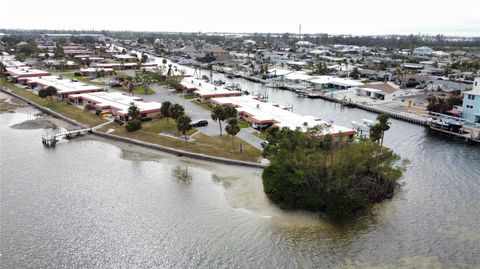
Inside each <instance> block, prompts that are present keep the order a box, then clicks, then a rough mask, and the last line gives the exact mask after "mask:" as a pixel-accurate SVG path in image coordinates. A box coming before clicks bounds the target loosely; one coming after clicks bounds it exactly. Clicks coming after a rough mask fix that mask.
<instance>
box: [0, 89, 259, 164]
mask: <svg viewBox="0 0 480 269" xmlns="http://www.w3.org/2000/svg"><path fill="white" fill-rule="evenodd" d="M0 91H1V92H3V93H5V94H8V95H10V96H13V97H15V98H18V99H20V100H23V101H25V102H26V103H27V104H28V105H30V106H32V107H34V108H36V109H38V110H40V111H42V112H44V113H46V114H49V115H51V116H53V117H55V118H58V119H60V120H63V121H65V122H67V123H69V124H71V125H73V126H77V127H81V128H87V127H89V126H86V125H84V124H82V123H79V122H77V121H75V120H73V119H70V118H68V117H66V116H64V115H62V114H60V113H57V112H55V111H52V110H51V109H49V108H46V107H44V106H41V105H39V104H37V103H35V102H33V101H31V100H29V99H27V98H25V97H23V96H20V95H18V94H16V93H14V92H11V91H9V90H6V89H4V88H0ZM92 128H93V127H92ZM92 134H93V135H95V136H98V137H102V138H105V139H110V140H114V141H120V142H124V143H129V144H133V145H137V146H142V147H146V148H150V149H153V150H158V151H162V152H165V153H169V154H172V155H176V156H178V157H187V158H191V159H197V160H202V161H209V162H215V163H220V164H226V165H237V166H244V167H252V168H260V169H263V168H265V167H267V165H265V164H261V163H254V162H248V161H240V160H235V159H228V158H223V157H216V156H211V155H205V154H200V153H194V152H189V151H183V150H179V149H175V148H171V147H166V146H162V145H159V144H153V143H149V142H145V141H141V140H136V139H132V138H129V137H123V136H118V135H112V134H107V133H104V132H100V131H97V130H94V129H92Z"/></svg>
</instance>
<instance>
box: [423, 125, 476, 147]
mask: <svg viewBox="0 0 480 269" xmlns="http://www.w3.org/2000/svg"><path fill="white" fill-rule="evenodd" d="M428 129H429V130H430V131H433V132H436V133H438V134H442V135H445V136H448V137H450V138H454V139H459V140H462V141H463V142H465V143H468V144H477V145H480V130H478V129H474V128H469V127H463V128H462V129H461V131H460V132H452V131H450V130H447V129H443V128H439V127H435V126H431V125H429V126H428Z"/></svg>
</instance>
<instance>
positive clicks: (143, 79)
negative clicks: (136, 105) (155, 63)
mask: <svg viewBox="0 0 480 269" xmlns="http://www.w3.org/2000/svg"><path fill="white" fill-rule="evenodd" d="M134 80H135V81H136V82H137V83H140V85H141V86H142V88H143V93H144V94H148V89H149V88H150V85H152V84H153V83H154V82H155V79H154V78H153V76H152V74H151V73H150V72H146V71H143V72H137V73H136V74H135V79H134Z"/></svg>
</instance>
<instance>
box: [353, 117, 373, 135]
mask: <svg viewBox="0 0 480 269" xmlns="http://www.w3.org/2000/svg"><path fill="white" fill-rule="evenodd" d="M350 123H351V124H352V127H353V129H355V130H357V132H360V133H367V134H368V133H370V129H371V128H372V127H373V125H374V124H375V123H374V122H373V121H371V120H367V119H362V120H361V121H351V122H350Z"/></svg>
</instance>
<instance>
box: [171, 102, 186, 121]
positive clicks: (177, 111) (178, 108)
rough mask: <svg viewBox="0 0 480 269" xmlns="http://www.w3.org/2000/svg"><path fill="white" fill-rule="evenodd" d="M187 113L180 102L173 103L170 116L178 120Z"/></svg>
mask: <svg viewBox="0 0 480 269" xmlns="http://www.w3.org/2000/svg"><path fill="white" fill-rule="evenodd" d="M184 114H185V109H184V108H183V106H182V105H179V104H173V105H172V106H171V107H170V116H171V117H172V118H173V119H174V120H177V119H178V118H179V117H180V116H182V115H184Z"/></svg>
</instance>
